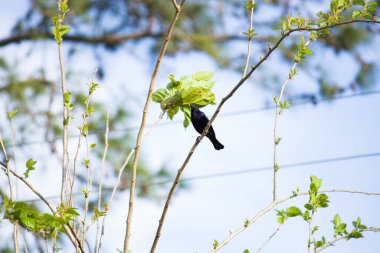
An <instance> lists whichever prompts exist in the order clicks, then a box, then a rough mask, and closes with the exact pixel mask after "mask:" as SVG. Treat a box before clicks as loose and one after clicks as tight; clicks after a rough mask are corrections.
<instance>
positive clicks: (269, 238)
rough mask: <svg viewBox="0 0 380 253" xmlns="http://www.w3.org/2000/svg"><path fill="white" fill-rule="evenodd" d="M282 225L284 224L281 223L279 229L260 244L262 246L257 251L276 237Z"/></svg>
mask: <svg viewBox="0 0 380 253" xmlns="http://www.w3.org/2000/svg"><path fill="white" fill-rule="evenodd" d="M281 227H282V224H279V225H278V227H277V229H276V230H275V231H274V232H273V233H272V234H271V235H270V236H269V237H268V239H267V240H266V241H265V242H264V243H263V244H262V245H261V246H260V248H258V249H257V251H256V253H258V252H260V251H261V250H262V249H263V248H264V247H265V245H267V244H268V243H269V241H270V240H272V238H273V237H275V235H276V234H277V233H278V231H280V228H281Z"/></svg>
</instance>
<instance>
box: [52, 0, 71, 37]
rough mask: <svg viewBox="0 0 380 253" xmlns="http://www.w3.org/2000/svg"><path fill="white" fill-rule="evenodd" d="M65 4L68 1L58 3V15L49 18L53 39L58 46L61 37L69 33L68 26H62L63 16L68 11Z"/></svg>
mask: <svg viewBox="0 0 380 253" xmlns="http://www.w3.org/2000/svg"><path fill="white" fill-rule="evenodd" d="M67 2H68V0H64V1H58V10H59V15H54V16H53V17H52V18H51V21H52V26H53V35H54V39H55V40H56V41H57V43H58V44H59V45H61V44H62V41H63V36H64V35H65V34H66V33H68V32H69V31H70V26H68V25H63V22H64V21H65V16H66V14H67V13H68V12H69V11H70V9H69V7H68V4H67Z"/></svg>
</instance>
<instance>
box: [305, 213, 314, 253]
mask: <svg viewBox="0 0 380 253" xmlns="http://www.w3.org/2000/svg"><path fill="white" fill-rule="evenodd" d="M313 214H314V211H313V212H312V213H311V215H310V219H309V220H308V221H307V223H308V225H309V239H308V241H307V252H308V253H311V233H312V227H311V222H312V220H313Z"/></svg>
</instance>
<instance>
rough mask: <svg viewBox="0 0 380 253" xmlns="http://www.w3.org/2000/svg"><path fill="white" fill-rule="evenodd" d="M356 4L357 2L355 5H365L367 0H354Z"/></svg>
mask: <svg viewBox="0 0 380 253" xmlns="http://www.w3.org/2000/svg"><path fill="white" fill-rule="evenodd" d="M354 4H355V5H361V6H364V5H365V1H364V0H354Z"/></svg>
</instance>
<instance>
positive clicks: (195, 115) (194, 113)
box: [191, 105, 224, 150]
mask: <svg viewBox="0 0 380 253" xmlns="http://www.w3.org/2000/svg"><path fill="white" fill-rule="evenodd" d="M209 121H210V120H209V119H208V118H207V116H206V114H204V113H203V112H201V111H200V110H199V109H198V107H197V106H196V105H191V123H193V126H194V128H195V130H196V131H197V132H198V133H200V134H202V133H203V130H204V129H205V127H206V126H207V124H208V122H209ZM206 137H207V138H209V139H210V141H211V142H212V145H214V148H215V149H216V150H220V149H223V148H224V146H223V144H222V143H220V142H219V141H218V140H217V139H216V136H215V132H214V129H213V128H212V126H210V128H209V129H208V133H207V134H206Z"/></svg>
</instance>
